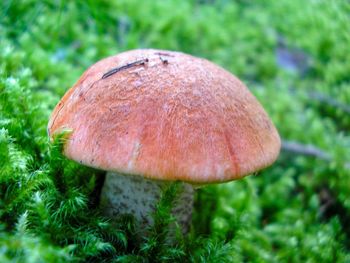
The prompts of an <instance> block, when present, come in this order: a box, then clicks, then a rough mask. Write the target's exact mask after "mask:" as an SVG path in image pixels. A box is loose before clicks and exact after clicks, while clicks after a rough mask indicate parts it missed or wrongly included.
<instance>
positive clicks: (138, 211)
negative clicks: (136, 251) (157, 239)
mask: <svg viewBox="0 0 350 263" xmlns="http://www.w3.org/2000/svg"><path fill="white" fill-rule="evenodd" d="M166 184H169V182H164V181H156V180H150V179H145V178H143V177H141V176H137V175H122V174H118V173H114V172H107V175H106V179H105V182H104V186H103V188H102V193H101V202H102V205H103V207H104V210H105V213H106V215H108V216H109V217H111V218H113V217H116V216H118V215H120V214H132V215H134V216H135V219H136V220H137V223H138V224H139V226H140V227H144V226H151V225H153V223H154V222H153V218H152V213H153V212H154V211H155V207H156V204H157V203H158V201H159V198H160V196H161V193H162V189H164V186H166ZM193 193H194V189H193V187H192V185H190V184H187V183H183V187H181V192H179V194H178V197H177V200H176V203H175V206H174V207H173V209H172V214H173V216H174V217H175V219H176V221H177V223H178V224H179V225H180V227H181V229H182V231H183V233H186V232H188V230H189V227H190V223H191V218H192V209H193Z"/></svg>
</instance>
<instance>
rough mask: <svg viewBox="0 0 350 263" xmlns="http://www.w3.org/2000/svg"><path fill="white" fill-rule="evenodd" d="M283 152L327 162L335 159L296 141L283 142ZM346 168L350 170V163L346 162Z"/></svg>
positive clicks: (311, 146) (315, 148)
mask: <svg viewBox="0 0 350 263" xmlns="http://www.w3.org/2000/svg"><path fill="white" fill-rule="evenodd" d="M282 150H283V151H285V152H290V153H295V154H300V155H305V156H309V157H315V158H318V159H320V160H324V161H327V162H330V161H332V159H333V158H332V157H331V155H330V154H329V153H327V152H325V151H323V150H321V149H319V148H317V147H316V146H314V145H311V144H307V145H305V144H302V143H299V142H295V141H286V140H282ZM344 166H345V168H347V169H350V162H346V163H345V164H344Z"/></svg>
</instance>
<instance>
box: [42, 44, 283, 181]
mask: <svg viewBox="0 0 350 263" xmlns="http://www.w3.org/2000/svg"><path fill="white" fill-rule="evenodd" d="M62 129H72V133H71V134H70V136H69V139H68V140H67V142H66V144H65V147H64V152H65V155H66V156H67V157H68V158H71V159H73V160H75V161H77V162H80V163H83V164H85V165H87V166H92V167H95V168H99V169H103V170H110V171H116V172H120V173H125V174H137V175H142V176H144V177H147V178H153V179H160V180H182V181H187V182H192V183H198V184H200V183H213V182H222V181H229V180H235V179H239V178H241V177H243V176H244V175H247V174H249V173H252V172H255V171H257V170H259V169H262V168H264V167H266V166H268V165H270V164H271V163H273V162H274V161H275V159H276V158H277V156H278V153H279V150H280V138H279V135H278V133H277V130H276V129H275V127H274V125H273V124H272V122H271V121H270V119H269V117H268V116H267V114H266V112H265V111H264V109H263V108H262V107H261V105H260V104H259V102H258V101H257V100H256V99H255V98H254V96H253V95H252V94H251V93H250V92H249V90H248V89H247V88H246V87H245V86H244V84H243V83H242V82H241V81H239V80H238V79H237V78H236V77H235V76H233V75H232V74H230V73H229V72H227V71H226V70H224V69H222V68H221V67H219V66H217V65H215V64H213V63H211V62H209V61H207V60H205V59H201V58H196V57H193V56H190V55H186V54H183V53H179V52H171V51H162V50H151V49H146V50H132V51H128V52H125V53H121V54H119V55H116V56H112V57H108V58H106V59H103V60H101V61H99V62H97V63H96V64H94V65H92V66H91V67H90V68H89V69H88V70H87V71H86V72H85V73H84V74H83V75H82V77H81V78H80V79H79V80H78V82H77V83H76V84H75V85H74V86H73V87H72V88H71V89H70V90H69V91H68V92H67V93H66V94H65V95H64V97H63V98H62V100H61V101H60V102H59V103H58V105H57V106H56V108H55V109H54V111H53V113H52V116H51V119H50V122H49V125H48V130H49V134H50V136H53V135H54V134H55V133H57V132H60V131H62Z"/></svg>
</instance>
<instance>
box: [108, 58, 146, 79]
mask: <svg viewBox="0 0 350 263" xmlns="http://www.w3.org/2000/svg"><path fill="white" fill-rule="evenodd" d="M147 62H148V58H146V59H141V60H137V61H135V62H132V63H129V64H126V65H124V66H121V67H117V68H113V69H111V70H110V71H108V72H106V73H105V74H103V76H102V79H105V78H108V77H109V76H112V75H113V74H115V73H117V72H119V71H122V70H125V69H128V68H131V67H135V66H140V65H145V63H147Z"/></svg>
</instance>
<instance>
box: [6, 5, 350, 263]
mask: <svg viewBox="0 0 350 263" xmlns="http://www.w3.org/2000/svg"><path fill="white" fill-rule="evenodd" d="M134 48H159V49H169V50H178V51H182V52H186V53H190V54H193V55H195V56H200V57H204V58H207V59H209V60H211V61H213V62H215V63H217V64H219V65H221V66H222V67H224V68H226V69H227V70H229V71H231V72H232V73H233V74H235V75H236V76H238V77H239V78H240V79H242V80H243V81H244V82H245V83H246V84H247V86H248V87H249V89H250V90H251V92H252V93H253V94H254V95H255V96H256V97H257V98H258V99H259V101H260V102H261V103H262V105H263V106H264V107H265V109H266V111H267V112H268V114H269V115H270V116H271V118H272V120H273V122H274V123H275V125H276V127H277V128H278V130H279V132H280V135H281V137H282V140H283V147H282V152H281V155H280V157H279V159H278V160H277V162H276V163H275V164H274V165H273V166H271V167H270V168H268V169H266V170H264V171H262V172H260V173H259V174H258V176H250V177H247V178H245V179H243V180H241V181H236V182H231V183H227V184H222V185H215V186H209V187H205V188H202V189H200V190H199V191H198V192H197V196H196V205H195V214H194V218H193V220H194V221H193V226H192V232H191V233H190V235H188V236H186V237H179V242H178V243H177V244H174V245H169V244H165V243H164V238H163V237H164V235H163V234H164V232H166V231H167V226H166V225H167V224H166V221H164V222H163V225H162V227H161V228H160V230H159V229H158V231H155V232H154V233H153V234H152V235H151V236H150V237H147V238H144V239H142V240H139V238H138V237H137V236H136V235H135V231H134V230H133V224H132V219H130V218H121V219H120V222H118V224H112V223H111V222H109V221H108V219H106V218H104V217H103V216H101V215H100V212H99V210H98V207H97V206H96V198H94V196H96V190H95V189H96V186H98V185H99V179H98V178H99V176H98V175H99V172H98V171H92V170H90V169H87V168H84V167H81V166H79V165H77V164H74V163H72V162H70V161H67V160H65V159H64V158H63V157H62V156H61V155H60V142H58V143H55V144H53V145H52V144H50V143H49V141H48V138H47V134H46V125H47V122H48V118H49V116H50V113H51V111H52V109H53V107H54V106H55V105H56V103H57V102H58V101H59V99H60V97H61V96H62V95H63V94H64V93H65V92H66V91H67V89H68V88H70V87H71V86H72V85H73V84H74V82H75V81H76V80H77V79H78V78H79V76H80V75H81V74H82V73H83V71H84V70H85V69H86V68H87V67H88V66H90V65H91V64H93V63H94V62H96V61H98V60H99V59H101V58H104V57H106V56H109V55H114V54H116V53H119V52H122V51H125V50H129V49H134ZM349 131H350V2H349V1H345V0H309V1H305V0H280V1H274V0H266V1H263V0H257V1H253V0H236V1H229V0H192V1H175V0H173V1H171V0H169V1H168V0H164V1H140V0H120V1H118V0H115V1H107V0H105V1H93V0H89V1H63V0H62V1H58V0H57V1H34V0H22V1H16V0H3V1H1V3H0V169H1V170H0V262H70V261H73V262H179V261H182V262H350V196H349V195H350V134H349ZM86 173H90V174H95V176H93V175H91V176H86ZM166 206H167V204H166V202H164V204H163V206H160V208H159V209H160V210H162V209H163V210H165V211H166Z"/></svg>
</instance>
